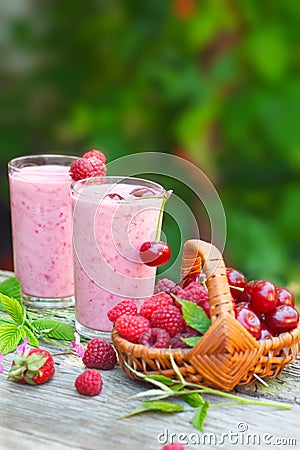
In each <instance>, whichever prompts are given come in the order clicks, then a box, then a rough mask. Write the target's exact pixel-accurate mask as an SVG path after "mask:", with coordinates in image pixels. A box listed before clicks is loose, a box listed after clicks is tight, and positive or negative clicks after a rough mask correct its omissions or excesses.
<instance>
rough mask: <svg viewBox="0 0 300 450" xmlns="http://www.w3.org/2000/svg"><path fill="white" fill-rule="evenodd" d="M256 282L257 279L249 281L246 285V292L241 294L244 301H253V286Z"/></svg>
mask: <svg viewBox="0 0 300 450" xmlns="http://www.w3.org/2000/svg"><path fill="white" fill-rule="evenodd" d="M255 283H256V280H252V281H248V283H247V284H246V285H245V287H244V292H243V293H242V295H241V301H243V302H250V301H251V294H252V288H253V286H254V285H255Z"/></svg>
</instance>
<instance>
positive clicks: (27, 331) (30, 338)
mask: <svg viewBox="0 0 300 450" xmlns="http://www.w3.org/2000/svg"><path fill="white" fill-rule="evenodd" d="M21 333H22V337H23V338H26V337H27V338H28V343H29V345H32V346H33V347H38V346H39V341H38V339H37V337H36V336H35V335H34V333H33V332H32V331H31V330H30V328H28V327H27V326H26V325H23V327H22V328H21Z"/></svg>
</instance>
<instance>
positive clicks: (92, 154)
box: [82, 150, 106, 163]
mask: <svg viewBox="0 0 300 450" xmlns="http://www.w3.org/2000/svg"><path fill="white" fill-rule="evenodd" d="M82 157H83V158H84V159H89V158H98V159H100V160H101V161H102V162H103V163H105V160H106V158H105V155H104V153H102V152H99V150H91V151H90V152H87V153H85V154H84V155H83V156H82Z"/></svg>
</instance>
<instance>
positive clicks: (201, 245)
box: [180, 239, 235, 322]
mask: <svg viewBox="0 0 300 450" xmlns="http://www.w3.org/2000/svg"><path fill="white" fill-rule="evenodd" d="M202 265H203V266H204V270H205V274H206V285H207V289H208V299H209V305H210V315H211V320H212V322H214V321H215V320H216V319H217V318H218V317H220V316H223V315H224V314H228V313H229V314H231V315H232V316H235V314H234V308H233V303H232V296H231V293H230V289H229V285H228V280H227V275H226V267H225V263H224V260H223V257H222V255H221V252H220V251H219V250H218V249H217V248H216V247H215V246H214V245H212V244H210V243H209V242H205V241H200V240H198V239H191V240H188V241H186V243H185V244H184V248H183V255H182V263H181V271H180V279H181V280H183V278H184V277H185V276H187V275H189V274H191V273H194V272H201V268H202Z"/></svg>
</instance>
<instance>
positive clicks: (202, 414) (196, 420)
mask: <svg viewBox="0 0 300 450" xmlns="http://www.w3.org/2000/svg"><path fill="white" fill-rule="evenodd" d="M209 406H210V405H209V402H208V401H207V400H205V402H204V403H203V405H202V406H200V408H199V409H198V411H197V412H196V414H195V415H194V417H193V419H192V424H193V425H194V427H195V428H198V430H200V431H201V432H202V433H203V432H204V429H203V425H204V421H205V419H206V416H207V411H208V408H209Z"/></svg>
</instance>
